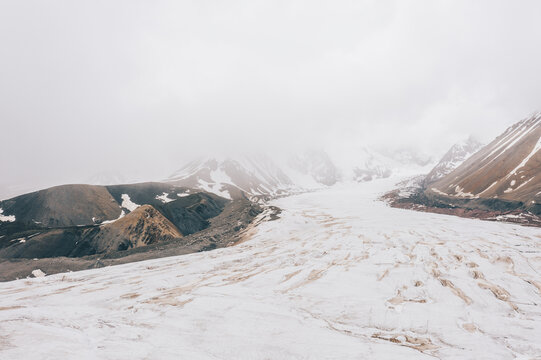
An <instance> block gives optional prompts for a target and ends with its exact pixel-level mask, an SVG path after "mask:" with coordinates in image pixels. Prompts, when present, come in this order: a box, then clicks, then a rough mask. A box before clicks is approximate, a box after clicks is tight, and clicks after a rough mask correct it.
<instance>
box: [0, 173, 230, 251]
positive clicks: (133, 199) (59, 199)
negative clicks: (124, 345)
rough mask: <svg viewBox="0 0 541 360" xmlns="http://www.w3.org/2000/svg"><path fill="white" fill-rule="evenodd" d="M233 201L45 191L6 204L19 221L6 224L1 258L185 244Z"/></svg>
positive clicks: (78, 188)
mask: <svg viewBox="0 0 541 360" xmlns="http://www.w3.org/2000/svg"><path fill="white" fill-rule="evenodd" d="M126 200H129V203H128V204H126ZM229 202H230V201H229V200H226V199H223V198H220V197H219V196H216V195H214V194H209V193H204V192H197V191H195V190H191V189H187V188H184V187H178V186H174V185H171V184H162V183H143V184H131V185H115V186H107V187H105V186H89V185H65V186H59V187H55V188H51V189H45V190H42V191H38V192H35V193H31V194H26V195H22V196H18V197H16V198H13V199H9V200H6V201H3V202H1V203H0V208H2V210H3V211H5V212H4V216H5V214H9V215H10V216H11V215H13V216H14V217H15V219H14V220H13V221H11V220H12V218H10V221H0V258H49V257H57V256H66V257H81V256H89V255H93V254H105V253H109V252H115V251H125V250H128V249H132V248H136V247H143V246H148V245H149V244H154V243H160V242H167V241H171V240H173V239H181V238H182V237H183V236H186V235H190V234H193V233H197V232H199V231H201V230H203V229H206V228H208V227H209V226H210V220H211V219H212V218H214V217H216V216H217V215H219V214H220V213H221V212H222V211H223V210H224V208H225V207H226V205H227V204H228V203H229ZM4 219H5V217H4ZM36 219H40V220H44V219H48V221H47V222H45V221H39V220H38V221H36Z"/></svg>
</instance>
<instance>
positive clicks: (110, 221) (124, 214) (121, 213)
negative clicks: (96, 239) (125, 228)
mask: <svg viewBox="0 0 541 360" xmlns="http://www.w3.org/2000/svg"><path fill="white" fill-rule="evenodd" d="M136 209H137V207H136ZM124 216H126V212H125V211H124V210H122V211H121V212H120V216H119V217H118V218H116V219H114V220H106V221H102V222H101V224H100V225H105V224H111V223H114V222H115V221H117V220H119V219H122V218H123V217H124Z"/></svg>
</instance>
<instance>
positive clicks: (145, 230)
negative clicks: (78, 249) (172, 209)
mask: <svg viewBox="0 0 541 360" xmlns="http://www.w3.org/2000/svg"><path fill="white" fill-rule="evenodd" d="M181 237H182V234H181V232H180V231H179V229H178V228H177V227H176V226H175V225H174V224H173V223H172V222H171V221H170V220H169V219H167V218H166V217H165V216H164V215H163V214H162V213H160V212H159V211H158V210H156V209H155V208H154V207H152V206H151V205H142V206H139V207H138V208H137V209H135V210H134V211H132V212H131V213H129V214H128V215H126V216H124V217H123V218H121V219H118V220H117V221H115V222H113V223H109V224H106V225H103V226H101V227H100V228H99V233H98V234H97V235H96V236H95V237H93V239H92V243H93V247H94V248H95V251H96V253H105V252H109V251H111V250H112V251H116V250H125V249H131V248H136V247H141V246H146V245H149V244H153V243H157V242H164V241H168V240H172V239H177V238H181Z"/></svg>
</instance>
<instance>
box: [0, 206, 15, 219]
mask: <svg viewBox="0 0 541 360" xmlns="http://www.w3.org/2000/svg"><path fill="white" fill-rule="evenodd" d="M3 213H4V209H2V208H0V222H1V221H4V222H14V221H15V215H3Z"/></svg>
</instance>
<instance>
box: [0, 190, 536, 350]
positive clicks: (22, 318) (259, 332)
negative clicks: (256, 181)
mask: <svg viewBox="0 0 541 360" xmlns="http://www.w3.org/2000/svg"><path fill="white" fill-rule="evenodd" d="M396 182H397V181H396V179H385V180H376V181H373V182H369V183H361V184H343V185H337V186H334V187H332V188H327V189H324V190H321V191H318V192H313V193H306V194H302V195H297V196H290V197H287V198H281V199H279V200H276V201H273V202H272V205H276V206H279V207H280V208H281V209H282V210H283V212H282V214H281V215H280V219H278V220H275V221H269V222H263V223H261V224H260V225H258V226H257V227H255V228H253V229H251V231H250V233H251V234H252V235H251V237H250V238H247V239H246V241H244V242H242V243H240V244H239V245H236V246H232V247H227V248H223V249H218V250H213V251H208V252H202V253H196V254H190V255H185V256H178V257H170V258H164V259H156V260H149V261H143V262H136V263H131V264H125V265H119V266H114V267H106V268H100V269H93V270H87V271H81V272H74V273H65V274H56V275H50V276H47V277H45V278H42V279H23V280H18V281H12V282H8V283H1V284H0V310H1V311H0V358H2V359H19V358H24V359H43V358H51V359H58V358H77V359H94V358H100V359H144V358H152V359H178V358H185V359H354V358H366V359H434V358H438V359H491V360H492V359H514V358H523V359H533V358H536V357H538V356H539V354H540V353H541V343H540V342H539V335H540V334H541V312H540V311H539V305H538V304H539V303H540V301H541V299H540V298H541V276H540V274H539V269H540V268H541V257H540V256H539V254H540V253H539V249H540V248H541V234H540V233H539V229H538V228H529V227H521V226H519V225H515V224H503V223H497V222H488V221H480V220H473V219H464V218H459V217H453V216H447V215H440V214H433V213H424V212H414V211H409V210H403V209H396V208H390V207H388V206H387V205H386V204H384V203H382V202H380V201H378V200H377V199H378V198H379V196H380V195H381V194H384V193H386V192H387V191H389V190H391V189H393V188H394V184H396ZM262 216H264V215H262Z"/></svg>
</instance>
